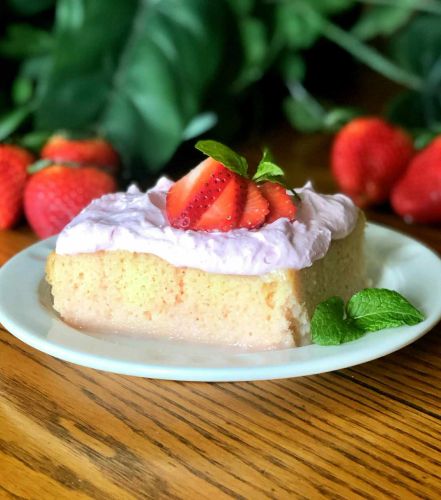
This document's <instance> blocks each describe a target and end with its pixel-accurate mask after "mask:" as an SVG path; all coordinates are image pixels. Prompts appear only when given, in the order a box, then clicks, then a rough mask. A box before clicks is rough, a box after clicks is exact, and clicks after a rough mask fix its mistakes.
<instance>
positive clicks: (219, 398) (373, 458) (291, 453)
mask: <svg viewBox="0 0 441 500" xmlns="http://www.w3.org/2000/svg"><path fill="white" fill-rule="evenodd" d="M328 141H329V140H328V139H327V138H324V137H322V136H310V137H308V138H297V137H295V136H293V134H292V132H290V131H288V130H287V129H282V130H279V131H278V132H277V133H274V134H273V135H272V136H271V137H270V138H269V139H268V142H269V143H270V144H271V145H272V146H273V149H274V151H275V153H276V156H277V158H278V159H279V160H280V162H281V163H283V164H285V165H288V166H289V167H290V168H289V177H290V180H291V181H292V182H293V183H295V184H296V185H298V184H301V183H302V182H303V181H305V180H307V179H310V178H312V179H313V180H314V181H315V184H316V186H317V188H319V189H321V190H324V191H333V190H335V186H334V185H333V183H332V180H331V178H330V175H329V170H328V168H327V166H326V153H327V150H328V145H329V143H328ZM368 217H369V219H370V220H375V221H378V222H382V223H384V224H387V225H389V226H392V227H395V228H398V229H400V230H402V231H404V232H406V233H408V234H410V235H413V236H415V237H417V238H419V239H421V240H422V241H424V242H425V243H426V244H428V245H429V246H431V247H432V248H433V249H435V250H437V251H438V252H440V251H441V233H440V228H439V227H433V226H432V227H429V226H407V225H406V224H404V223H403V222H402V221H400V220H399V219H398V218H397V217H396V216H394V215H392V214H391V213H390V212H389V211H388V210H387V209H384V210H382V211H381V210H380V211H372V212H369V213H368ZM33 241H35V237H34V236H33V235H32V233H31V232H30V231H29V230H27V229H25V228H21V229H19V230H16V231H9V232H0V264H1V263H3V262H4V261H6V260H7V259H8V258H9V257H11V256H12V255H14V254H15V253H16V252H18V251H19V250H20V249H21V248H24V247H26V246H27V245H29V244H30V243H32V242H33ZM434 279H441V277H439V276H438V277H434ZM440 300H441V299H440ZM440 333H441V329H440V326H439V325H438V326H437V327H436V328H434V329H433V330H432V331H431V332H430V333H428V334H427V335H426V336H424V337H423V338H422V339H420V340H418V341H417V342H415V343H414V344H412V345H410V346H408V347H406V348H405V349H402V350H401V351H399V352H396V353H394V354H392V355H389V356H387V357H385V358H382V359H379V360H376V361H372V362H370V363H366V364H364V365H359V366H356V367H353V368H350V369H346V370H341V371H337V372H333V373H327V374H323V375H315V376H311V377H303V378H297V379H296V378H293V379H284V380H274V381H260V382H249V383H211V384H208V383H185V382H171V381H161V380H150V379H142V378H135V377H128V376H122V375H114V374H109V373H104V372H99V371H96V370H92V369H88V368H82V367H79V366H76V365H73V364H70V363H67V362H63V361H60V360H58V359H55V358H52V357H50V356H48V355H46V354H43V353H41V352H38V351H36V350H34V349H32V348H30V347H28V346H27V345H25V344H23V343H22V342H20V341H19V340H17V339H16V338H15V337H13V336H12V335H11V334H10V333H8V332H7V331H5V330H4V329H1V330H0V498H26V499H28V498H31V499H52V498H54V499H64V498H79V499H81V498H84V499H86V498H95V499H138V498H154V499H156V498H159V499H173V498H192V499H195V498H210V499H222V498H238V499H239V498H243V499H256V498H273V499H282V498H299V499H315V498H326V499H328V498H332V499H356V498H365V499H379V498H385V499H412V498H425V499H438V498H441V398H440V387H441V363H440V358H441V339H440Z"/></svg>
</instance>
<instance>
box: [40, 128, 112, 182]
mask: <svg viewBox="0 0 441 500" xmlns="http://www.w3.org/2000/svg"><path fill="white" fill-rule="evenodd" d="M40 156H41V158H43V159H47V160H52V161H54V162H63V163H64V162H74V163H79V164H80V165H95V166H97V167H106V168H107V169H108V171H109V172H110V173H116V172H117V170H118V165H119V157H118V153H117V152H116V151H115V150H114V149H113V147H112V146H111V145H110V144H109V143H108V142H107V141H105V140H104V139H101V138H93V139H81V140H73V139H68V138H67V137H64V136H63V135H53V136H52V137H51V138H50V139H49V140H48V142H47V143H46V144H45V146H44V147H43V149H42V151H41V154H40Z"/></svg>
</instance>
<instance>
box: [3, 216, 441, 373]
mask: <svg viewBox="0 0 441 500" xmlns="http://www.w3.org/2000/svg"><path fill="white" fill-rule="evenodd" d="M54 244H55V238H51V239H49V240H45V241H41V242H39V243H37V244H35V245H33V246H31V247H29V248H27V249H26V250H24V251H23V252H21V253H19V254H18V255H16V256H15V257H14V258H12V259H11V260H10V261H9V262H7V264H5V265H4V266H3V268H2V269H1V270H0V321H1V322H2V323H3V325H4V326H5V328H7V329H8V330H9V331H10V332H11V333H12V334H13V335H15V336H16V337H17V338H19V339H20V340H22V341H23V342H25V343H26V344H29V345H30V346H32V347H35V348H36V349H39V350H40V351H43V352H46V353H48V354H50V355H52V356H55V357H57V358H60V359H63V360H66V361H70V362H72V363H77V364H79V365H83V366H88V367H91V368H97V369H99V370H106V371H110V372H114V373H123V374H127V375H137V376H141V377H151V378H160V379H169V380H189V381H206V382H212V381H243V380H262V379H273V378H284V377H298V376H302V375H312V374H315V373H323V372H327V371H332V370H337V369H340V368H346V367H348V366H353V365H356V364H359V363H364V362H366V361H370V360H372V359H376V358H378V357H381V356H384V355H386V354H389V353H391V352H393V351H396V350H397V349H400V348H401V347H404V346H406V345H408V344H410V343H411V342H413V341H414V340H416V339H418V338H419V337H421V336H422V335H423V334H424V333H425V332H427V331H428V330H430V329H431V328H432V327H433V326H434V325H435V324H436V323H437V321H438V320H439V318H440V317H441V299H440V297H441V279H434V277H438V278H440V277H441V260H440V259H439V257H438V256H437V255H436V254H435V253H433V252H432V251H431V250H429V249H428V248H427V247H425V246H424V245H422V244H421V243H419V242H417V241H415V240H413V239H412V238H409V237H408V236H405V235H403V234H401V233H398V232H396V231H392V230H391V229H387V228H385V227H382V226H378V225H376V224H368V226H367V229H366V246H367V249H366V254H367V256H368V269H369V274H370V277H371V278H372V280H373V285H374V286H376V287H382V288H390V289H393V290H397V291H398V292H400V293H401V294H402V295H404V296H405V297H406V298H407V299H408V300H410V302H412V303H413V304H414V305H415V306H416V307H418V308H419V309H420V310H422V311H423V313H424V314H425V316H426V319H425V321H423V322H422V323H419V324H418V325H415V326H411V327H402V328H394V329H390V330H383V331H381V332H375V333H370V334H368V335H365V336H364V337H362V338H361V339H358V340H356V341H353V342H349V343H347V344H343V345H340V346H331V347H325V346H318V345H310V346H306V347H299V348H294V349H285V350H278V351H264V352H239V351H234V350H233V349H229V348H219V347H218V346H216V347H214V346H208V345H201V344H194V343H183V342H181V343H180V342H173V341H168V340H157V339H142V340H139V339H132V338H127V337H123V336H115V335H103V334H96V333H93V332H86V331H84V330H77V329H75V328H72V327H70V326H69V325H67V324H65V323H64V322H63V321H62V320H61V319H60V318H59V317H58V316H57V314H56V312H55V311H54V310H53V308H52V304H51V296H50V291H49V287H48V286H47V285H46V283H45V281H44V265H45V261H46V257H47V256H48V254H49V252H50V251H51V250H53V248H54ZM429 283H430V286H428V284H429Z"/></svg>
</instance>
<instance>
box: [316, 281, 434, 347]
mask: <svg viewBox="0 0 441 500" xmlns="http://www.w3.org/2000/svg"><path fill="white" fill-rule="evenodd" d="M345 312H346V315H345ZM423 319H424V315H423V314H422V313H421V312H420V311H418V309H416V308H415V307H414V306H413V305H412V304H411V303H410V302H409V301H408V300H406V299H405V298H404V297H403V296H402V295H400V294H399V293H398V292H395V291H393V290H386V289H385V288H366V289H364V290H361V291H360V292H358V293H356V294H355V295H353V296H352V298H351V299H350V300H349V302H348V304H347V305H346V311H345V307H344V302H343V300H342V299H341V298H340V297H331V298H330V299H328V300H325V301H324V302H321V303H320V304H319V305H318V306H317V307H316V310H315V311H314V314H313V316H312V319H311V335H312V341H313V342H314V343H315V344H319V345H339V344H343V343H345V342H350V341H352V340H356V339H358V338H360V337H362V336H363V335H364V334H365V333H368V332H376V331H378V330H383V329H384V328H394V327H398V326H404V325H416V324H417V323H419V322H420V321H423Z"/></svg>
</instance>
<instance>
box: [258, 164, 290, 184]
mask: <svg viewBox="0 0 441 500" xmlns="http://www.w3.org/2000/svg"><path fill="white" fill-rule="evenodd" d="M253 181H254V182H265V181H270V182H278V183H279V184H283V170H282V169H281V168H280V167H279V166H278V165H276V164H275V163H273V162H272V161H261V162H260V163H259V165H258V167H257V171H256V173H255V174H254V176H253Z"/></svg>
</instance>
